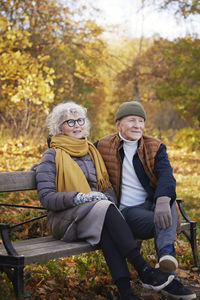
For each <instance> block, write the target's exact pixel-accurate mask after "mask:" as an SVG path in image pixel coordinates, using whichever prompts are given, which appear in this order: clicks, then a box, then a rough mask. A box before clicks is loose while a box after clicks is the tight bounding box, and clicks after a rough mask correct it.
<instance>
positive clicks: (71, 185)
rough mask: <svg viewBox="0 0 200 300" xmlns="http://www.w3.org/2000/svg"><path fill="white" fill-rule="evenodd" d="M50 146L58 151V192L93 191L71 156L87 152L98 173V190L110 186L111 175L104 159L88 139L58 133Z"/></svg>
mask: <svg viewBox="0 0 200 300" xmlns="http://www.w3.org/2000/svg"><path fill="white" fill-rule="evenodd" d="M50 147H53V148H54V149H55V151H56V188H57V191H58V192H70V191H78V192H81V193H89V192H90V191H91V189H90V186H89V184H88V182H87V179H86V177H85V175H84V173H83V171H82V170H81V168H80V167H79V165H78V164H77V163H76V162H75V161H74V160H73V159H72V158H71V156H75V157H81V156H84V155H86V154H87V153H88V154H89V155H90V157H91V158H92V160H93V162H94V165H95V168H96V174H97V190H98V191H100V192H102V191H103V190H105V189H106V188H107V187H108V186H109V177H108V173H107V170H106V167H105V164H104V161H103V159H102V157H101V155H100V153H99V151H98V150H97V149H96V147H95V146H94V145H93V144H92V143H90V142H89V141H87V139H81V140H80V139H77V138H72V137H69V136H66V135H56V136H53V137H52V139H51V144H50Z"/></svg>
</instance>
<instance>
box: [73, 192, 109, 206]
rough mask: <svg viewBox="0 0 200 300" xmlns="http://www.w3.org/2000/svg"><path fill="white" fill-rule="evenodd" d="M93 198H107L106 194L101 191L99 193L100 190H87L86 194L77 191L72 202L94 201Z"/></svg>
mask: <svg viewBox="0 0 200 300" xmlns="http://www.w3.org/2000/svg"><path fill="white" fill-rule="evenodd" d="M94 200H108V198H107V197H106V195H104V194H103V193H100V192H89V193H87V194H84V193H78V194H77V195H76V196H75V197H74V204H75V205H79V204H82V203H85V202H90V201H94Z"/></svg>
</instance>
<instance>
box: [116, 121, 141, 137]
mask: <svg viewBox="0 0 200 300" xmlns="http://www.w3.org/2000/svg"><path fill="white" fill-rule="evenodd" d="M116 127H117V129H118V130H119V132H120V133H121V135H122V136H123V138H125V139H126V140H129V141H137V140H139V139H140V138H141V136H142V134H143V132H144V119H143V118H142V117H138V116H133V115H131V116H127V117H124V118H122V119H121V120H118V121H117V122H116Z"/></svg>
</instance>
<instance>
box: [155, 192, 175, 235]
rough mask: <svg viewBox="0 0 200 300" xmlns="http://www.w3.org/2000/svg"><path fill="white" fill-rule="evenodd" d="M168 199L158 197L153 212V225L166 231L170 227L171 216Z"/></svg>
mask: <svg viewBox="0 0 200 300" xmlns="http://www.w3.org/2000/svg"><path fill="white" fill-rule="evenodd" d="M170 200H171V199H170V198H169V197H166V196H162V197H158V199H157V201H156V207H155V211H154V223H155V224H156V225H157V226H158V227H159V228H160V229H166V228H167V227H169V226H171V225H172V214H171V208H170Z"/></svg>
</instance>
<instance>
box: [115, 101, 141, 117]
mask: <svg viewBox="0 0 200 300" xmlns="http://www.w3.org/2000/svg"><path fill="white" fill-rule="evenodd" d="M131 115H133V116H138V117H142V118H144V120H146V113H145V111H144V108H143V106H142V104H141V103H139V102H137V101H130V102H123V103H122V104H120V106H119V108H118V110H117V113H116V116H115V120H116V121H117V120H120V119H122V118H123V117H127V116H131Z"/></svg>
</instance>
